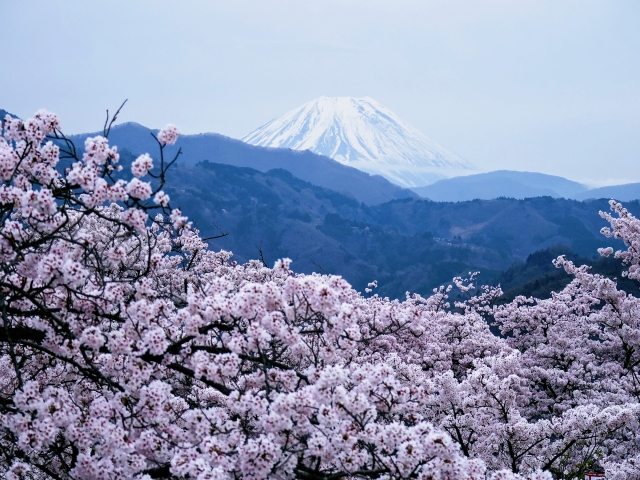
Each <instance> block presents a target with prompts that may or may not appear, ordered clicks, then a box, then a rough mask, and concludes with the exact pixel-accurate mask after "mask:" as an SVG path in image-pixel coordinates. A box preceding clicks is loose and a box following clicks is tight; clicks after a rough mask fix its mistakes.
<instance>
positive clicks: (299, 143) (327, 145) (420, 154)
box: [242, 97, 475, 187]
mask: <svg viewBox="0 0 640 480" xmlns="http://www.w3.org/2000/svg"><path fill="white" fill-rule="evenodd" d="M242 140H243V141H244V142H247V143H250V144H252V145H259V146H263V147H277V148H291V149H294V150H311V151H313V152H315V153H318V154H321V155H326V156H328V157H331V158H333V159H334V160H337V161H339V162H340V163H343V164H345V165H349V166H351V167H355V168H358V169H360V170H363V171H365V172H368V173H372V174H378V175H382V176H384V177H386V178H387V179H389V180H390V181H392V182H394V183H396V184H398V185H401V186H403V187H417V186H422V185H426V184H429V183H433V182H434V181H436V180H439V179H441V178H447V177H452V176H457V175H464V174H467V175H468V174H469V173H472V171H473V170H475V168H474V166H473V165H472V164H470V163H469V162H467V161H466V160H463V159H462V158H460V157H458V156H457V155H455V154H454V153H451V152H450V151H449V150H447V149H445V148H444V147H442V146H441V145H439V144H438V143H437V142H435V141H433V140H431V139H430V138H429V137H427V136H426V135H424V134H423V133H422V132H420V131H419V130H418V129H416V128H415V127H412V126H411V125H409V124H408V123H406V122H404V121H402V120H401V119H400V118H399V117H398V116H397V115H396V114H394V113H393V112H391V111H390V110H389V109H387V108H385V107H383V106H382V105H380V104H379V103H378V102H376V101H375V100H373V99H372V98H369V97H364V98H353V97H320V98H318V99H316V100H313V101H311V102H308V103H306V104H304V105H302V106H301V107H298V108H296V109H294V110H291V111H290V112H288V113H285V114H284V115H282V116H281V117H278V118H276V119H274V120H271V121H270V122H269V123H267V124H266V125H263V126H262V127H260V128H258V129H257V130H254V131H253V132H251V133H250V134H248V135H247V136H245V137H243V138H242Z"/></svg>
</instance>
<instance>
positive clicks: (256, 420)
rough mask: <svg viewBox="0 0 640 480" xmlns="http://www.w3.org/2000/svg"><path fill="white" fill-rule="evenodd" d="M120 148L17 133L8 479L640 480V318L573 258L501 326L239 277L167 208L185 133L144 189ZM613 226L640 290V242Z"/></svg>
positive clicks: (7, 171) (7, 281)
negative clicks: (565, 279)
mask: <svg viewBox="0 0 640 480" xmlns="http://www.w3.org/2000/svg"><path fill="white" fill-rule="evenodd" d="M112 121H113V119H112ZM109 126H110V124H107V126H106V127H105V131H104V134H103V136H98V137H94V138H87V139H86V141H85V144H84V149H83V150H82V154H80V153H78V152H79V151H78V149H77V148H76V146H74V145H73V143H72V142H71V141H70V140H69V139H68V138H67V137H65V136H64V135H63V134H62V133H61V130H60V125H59V121H58V119H57V117H56V116H55V115H53V114H50V113H48V112H44V111H40V112H37V113H36V115H35V116H34V117H33V118H32V119H29V120H26V121H22V120H18V119H13V118H10V117H8V116H7V117H5V119H4V122H3V123H2V137H1V138H0V177H1V178H0V181H1V182H2V184H1V185H0V216H1V218H2V223H1V225H0V268H1V273H0V310H1V314H2V326H1V327H0V469H1V471H2V472H3V473H2V475H3V478H7V479H28V478H31V479H49V478H53V479H117V478H141V479H150V478H185V479H186V478H189V479H199V480H205V479H232V478H233V479H236V478H237V479H241V478H242V479H245V478H246V479H265V478H273V479H287V478H291V479H292V478H302V479H310V480H314V479H340V478H363V479H366V478H371V479H378V478H380V479H405V478H406V479H409V478H423V479H427V478H428V479H445V478H446V479H451V480H456V479H460V480H463V479H464V480H466V479H472V480H476V479H477V480H480V479H485V478H494V479H496V480H498V479H505V480H511V479H518V478H523V477H526V478H531V479H541V480H542V479H550V478H551V476H554V477H557V478H575V477H578V476H581V475H583V474H584V472H585V471H586V470H588V469H590V468H593V467H594V466H595V465H598V466H601V467H604V468H606V470H607V475H608V476H610V477H611V478H616V479H618V478H619V479H627V478H637V476H638V474H639V473H640V472H639V470H638V465H639V464H638V462H640V456H639V452H640V449H639V448H638V447H639V438H638V418H639V414H640V404H639V403H638V400H639V399H638V394H639V393H640V385H638V378H639V377H638V376H639V375H640V371H639V369H640V352H639V351H638V349H639V348H640V329H639V326H638V325H637V322H638V320H637V318H638V315H637V309H638V307H637V302H638V299H636V298H634V297H631V296H629V295H627V294H626V293H625V292H622V291H619V290H617V287H616V284H615V282H613V281H611V280H608V279H605V278H602V277H599V276H597V275H593V274H590V273H589V272H588V270H587V269H586V268H585V267H576V266H574V265H572V264H571V263H570V262H568V261H566V260H565V259H563V258H560V259H558V261H557V264H558V266H559V267H562V268H565V269H566V270H567V272H569V273H571V274H572V275H573V276H574V280H573V281H572V282H571V283H570V284H569V285H568V286H567V288H565V289H564V290H563V291H562V292H559V293H557V294H554V296H553V298H551V299H549V300H535V299H525V298H517V299H516V300H515V301H514V302H513V303H511V304H509V305H505V306H500V307H496V306H495V305H494V300H495V299H496V298H497V297H498V296H499V295H500V294H501V292H500V290H499V289H496V288H488V287H481V288H476V285H475V277H474V276H473V275H472V276H471V277H470V278H469V279H467V280H463V279H455V280H454V284H455V285H456V288H458V289H459V290H461V291H463V292H465V293H467V294H469V299H468V300H467V301H464V302H457V303H455V304H454V305H450V303H449V298H448V297H449V293H450V290H451V288H452V287H447V288H445V287H442V288H440V289H437V290H436V291H434V293H433V295H432V296H430V297H428V298H424V297H421V296H419V295H413V296H408V297H407V299H406V300H405V301H402V302H401V301H396V300H389V299H386V298H380V297H379V296H377V295H367V296H366V297H365V296H362V295H360V294H359V293H358V292H356V291H354V290H353V289H352V288H351V287H350V285H349V284H348V283H347V282H346V281H345V280H344V279H342V278H340V277H336V276H331V275H318V274H313V275H300V274H295V273H294V272H293V271H292V270H291V269H290V261H289V260H286V259H284V260H279V261H278V262H276V264H275V266H274V267H273V268H267V267H265V266H264V265H263V264H262V262H260V261H252V262H249V263H247V264H244V265H239V264H237V263H236V262H234V261H233V260H232V256H231V253H229V252H225V251H221V252H213V251H211V250H209V249H208V247H207V245H206V243H205V241H204V240H203V239H201V238H200V237H199V234H198V231H197V230H195V229H194V228H193V227H192V225H191V224H190V222H189V221H188V218H187V217H185V216H183V214H182V212H180V211H179V210H178V209H174V208H172V207H171V202H170V198H169V196H168V195H167V194H166V193H164V192H163V190H162V189H163V187H164V179H165V178H166V175H167V170H168V168H169V167H170V165H171V164H172V162H173V161H175V158H177V157H174V158H172V159H167V158H165V146H166V145H171V144H174V143H175V142H176V140H177V139H178V135H179V132H178V129H177V128H176V127H174V126H167V127H166V128H164V129H163V130H161V131H160V132H159V133H158V135H157V137H156V139H157V141H158V152H157V154H155V155H156V156H155V158H154V156H153V155H152V154H151V152H149V153H147V154H144V155H141V156H140V157H138V159H136V160H135V162H133V164H132V166H131V175H130V176H127V177H126V178H130V179H129V180H126V179H123V178H121V177H122V175H118V173H117V172H118V171H119V170H120V169H121V166H120V165H119V155H118V151H117V148H116V147H115V146H111V145H110V144H109V142H108V134H109V129H110V128H109ZM61 159H70V160H71V162H72V163H71V166H70V167H69V168H67V169H64V171H63V169H61V168H60V166H59V161H60V160H61ZM612 208H613V210H614V212H615V213H616V214H617V217H616V218H614V217H613V216H611V215H609V214H603V215H604V217H605V218H606V219H607V220H609V222H610V223H611V225H612V230H607V231H605V232H604V233H605V234H606V235H610V236H614V237H616V238H620V239H623V240H624V241H625V242H627V244H628V245H629V248H628V250H627V251H625V252H617V253H616V256H618V257H620V258H621V260H622V261H624V262H626V263H627V264H628V265H629V266H630V267H629V276H630V277H631V278H636V275H638V276H640V273H638V272H639V271H638V270H637V269H636V268H635V267H636V266H638V265H640V254H639V253H638V248H639V247H638V245H639V244H638V242H639V241H640V240H638V238H640V237H639V236H638V233H637V232H640V222H639V221H638V220H636V219H635V218H633V217H632V216H630V215H629V214H628V212H626V210H624V209H623V208H622V206H620V205H618V204H616V203H612ZM602 253H603V254H612V253H613V252H612V251H608V250H607V251H603V252H602ZM375 286H376V284H375V282H374V283H372V284H371V285H370V288H371V289H372V288H375ZM367 293H368V294H369V293H371V292H367ZM489 322H495V323H496V325H498V326H499V328H500V329H501V331H502V332H503V335H502V336H497V335H494V334H493V333H492V332H491V330H490V329H489V326H488V325H489Z"/></svg>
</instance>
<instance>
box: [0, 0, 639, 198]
mask: <svg viewBox="0 0 640 480" xmlns="http://www.w3.org/2000/svg"><path fill="white" fill-rule="evenodd" d="M639 19H640V4H637V3H635V2H631V1H615V2H604V1H585V2H578V1H565V2H551V1H542V2H535V3H533V2H532V3H523V2H518V3H516V2H511V1H497V0H496V1H490V2H482V3H479V2H461V1H453V2H447V1H440V0H438V1H429V2H418V1H398V2H393V3H391V2H381V1H368V2H365V1H363V0H357V1H356V0H354V1H352V2H349V3H348V4H344V2H338V1H317V2H313V3H312V4H311V3H309V4H306V3H304V4H303V3H300V2H295V1H289V0H287V1H284V0H282V1H278V0H274V1H272V2H269V3H268V4H267V3H266V2H259V1H238V2H233V3H228V2H204V1H191V2H183V3H181V4H179V5H178V4H174V3H173V2H165V1H159V2H150V1H140V2H135V3H134V2H124V1H121V0H117V1H112V2H109V4H108V7H107V8H105V7H104V5H103V4H97V3H95V4H94V3H93V2H81V1H71V0H69V1H63V2H58V3H56V4H55V5H53V4H50V3H49V2H43V1H41V0H37V1H30V2H20V3H18V2H3V3H2V4H0V30H2V31H3V33H4V34H5V38H9V39H11V45H12V46H15V47H12V48H8V49H6V51H5V52H4V55H3V66H4V73H5V74H4V75H2V76H0V92H1V95H0V108H4V109H6V110H8V111H11V112H13V113H15V114H18V115H21V116H27V115H30V114H32V113H33V112H34V111H35V110H37V109H38V108H47V109H49V110H51V111H54V112H56V113H58V114H59V115H60V117H61V119H62V123H63V126H64V128H65V130H66V131H68V132H70V133H81V132H89V131H95V130H98V129H100V128H101V126H102V123H103V121H104V110H105V109H106V108H109V109H110V110H113V109H115V108H117V106H118V105H119V104H120V103H121V102H122V100H124V99H125V98H128V99H129V102H128V104H127V106H126V108H125V110H124V112H123V115H122V117H121V119H122V121H135V122H138V123H141V124H143V125H146V126H149V127H153V128H157V127H160V126H162V125H164V124H166V123H169V122H171V123H175V124H177V125H179V126H180V127H181V129H182V131H183V132H185V133H201V132H216V133H221V134H223V135H227V136H231V137H234V138H241V137H242V136H244V135H246V134H247V133H249V132H250V131H252V130H254V129H255V128H257V127H258V126H260V125H262V124H264V123H266V122H268V121H269V120H271V119H273V118H275V117H278V116H279V115H281V114H283V113H285V112H286V111H289V110H291V109H293V108H295V107H297V106H299V105H301V104H303V103H305V102H307V101H310V100H313V99H314V98H316V97H319V96H322V95H327V96H355V97H364V96H369V97H372V98H374V99H375V100H377V101H378V102H380V103H381V104H382V105H384V106H385V107H387V108H389V109H390V110H392V111H393V112H395V113H396V114H397V115H398V116H399V117H400V118H402V119H403V120H405V121H406V122H408V123H410V124H412V125H414V126H415V127H416V128H418V129H419V130H421V131H422V132H423V133H424V134H426V135H427V136H429V137H430V138H432V139H434V140H435V141H437V142H438V143H440V144H441V145H443V146H444V147H446V148H447V149H449V150H451V151H452V152H454V153H456V154H457V155H460V156H461V157H463V158H464V159H466V160H468V161H470V162H472V163H474V164H475V165H477V166H478V167H479V168H480V169H481V170H482V171H490V170H499V169H508V170H517V171H534V172H541V173H547V174H552V175H559V176H563V177H566V178H570V179H572V180H576V181H579V182H583V183H587V184H590V185H593V186H599V185H605V184H613V183H627V182H634V181H635V182H637V181H640V162H638V159H639V158H640V138H639V136H638V131H640V116H639V115H638V111H639V110H640V95H639V91H638V85H637V79H638V78H640V75H639V74H640V58H639V57H638V55H637V51H638V50H639V47H640V29H638V28H637V26H638V20H639Z"/></svg>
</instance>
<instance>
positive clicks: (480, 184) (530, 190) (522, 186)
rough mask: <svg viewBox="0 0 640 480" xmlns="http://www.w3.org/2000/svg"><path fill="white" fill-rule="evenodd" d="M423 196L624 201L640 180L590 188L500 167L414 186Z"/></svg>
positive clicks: (639, 195) (638, 195)
mask: <svg viewBox="0 0 640 480" xmlns="http://www.w3.org/2000/svg"><path fill="white" fill-rule="evenodd" d="M412 190H413V191H414V192H416V193H417V194H418V195H420V196H421V197H423V198H428V199H430V200H433V201H436V202H463V201H467V200H476V199H480V200H489V199H492V198H502V197H504V198H515V199H524V198H533V197H545V196H547V197H553V198H568V199H574V200H587V199H593V198H615V199H616V200H620V201H629V200H636V199H640V183H629V184H625V185H614V186H610V187H602V188H594V189H589V188H588V187H587V186H585V185H582V184H581V183H578V182H573V181H571V180H567V179H566V178H563V177H557V176H555V175H545V174H543V173H534V172H514V171H511V170H497V171H495V172H489V173H480V174H477V175H468V176H464V177H454V178H448V179H445V180H440V181H438V182H435V183H432V184H431V185H427V186H425V187H416V188H412Z"/></svg>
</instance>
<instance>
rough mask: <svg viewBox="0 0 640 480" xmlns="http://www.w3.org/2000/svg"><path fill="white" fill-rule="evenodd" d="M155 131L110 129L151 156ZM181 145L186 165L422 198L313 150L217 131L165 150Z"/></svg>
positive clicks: (125, 126) (360, 195) (356, 192)
mask: <svg viewBox="0 0 640 480" xmlns="http://www.w3.org/2000/svg"><path fill="white" fill-rule="evenodd" d="M154 132H157V130H152V129H150V128H148V127H145V126H143V125H140V124H139V123H135V122H127V123H122V124H118V125H116V126H114V127H113V128H112V130H111V133H110V135H109V141H110V143H111V144H113V145H117V146H118V147H119V148H120V149H127V150H129V151H130V152H131V153H132V154H134V155H140V154H142V153H149V154H150V155H151V156H152V157H153V156H154V154H155V153H156V152H157V151H158V144H157V143H156V140H155V139H154V138H153V136H152V135H151V134H152V133H154ZM100 134H101V133H100V132H96V133H84V134H77V135H71V136H70V138H71V139H72V140H74V141H75V142H76V143H77V147H79V148H82V146H83V145H84V139H85V138H86V137H87V136H92V135H100ZM178 149H182V155H181V156H180V158H179V160H178V162H179V163H180V164H183V165H195V164H196V163H198V162H201V161H204V160H209V161H215V162H216V163H221V164H227V165H233V166H236V167H249V168H254V169H256V170H259V171H261V172H267V171H269V170H272V169H277V168H282V169H284V170H287V171H289V172H291V173H292V174H293V175H295V176H296V177H298V178H300V179H302V180H305V181H308V182H310V183H312V184H315V185H318V186H321V187H325V188H329V189H331V190H334V191H337V192H340V193H343V194H346V195H348V196H351V197H352V198H354V199H356V200H358V201H359V202H364V203H366V204H377V203H384V202H387V201H389V200H394V199H398V198H417V197H418V195H417V194H416V193H414V192H412V191H411V190H408V189H404V188H401V187H399V186H397V185H394V184H392V183H391V182H389V181H388V180H386V179H385V178H383V177H381V176H379V175H370V174H368V173H365V172H362V171H360V170H358V169H355V168H352V167H349V166H347V165H342V164H341V163H339V162H336V161H335V160H333V159H331V158H328V157H324V156H321V155H317V154H315V153H313V152H308V151H296V150H290V149H275V148H266V147H259V146H254V145H249V144H247V143H245V142H242V141H241V140H238V139H234V138H231V137H227V136H225V135H221V134H218V133H200V134H195V135H181V136H180V138H179V139H178V141H177V143H176V145H174V146H170V147H166V149H165V150H166V155H167V156H168V157H169V156H172V155H175V153H177V151H178Z"/></svg>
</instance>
